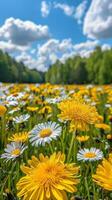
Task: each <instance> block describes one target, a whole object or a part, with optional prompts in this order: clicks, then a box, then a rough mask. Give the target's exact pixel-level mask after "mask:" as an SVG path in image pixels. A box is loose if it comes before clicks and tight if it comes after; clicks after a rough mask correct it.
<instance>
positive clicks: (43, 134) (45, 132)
mask: <svg viewBox="0 0 112 200" xmlns="http://www.w3.org/2000/svg"><path fill="white" fill-rule="evenodd" d="M51 134H52V130H51V129H50V128H45V129H43V130H41V131H40V137H42V138H45V137H49V136H50V135H51Z"/></svg>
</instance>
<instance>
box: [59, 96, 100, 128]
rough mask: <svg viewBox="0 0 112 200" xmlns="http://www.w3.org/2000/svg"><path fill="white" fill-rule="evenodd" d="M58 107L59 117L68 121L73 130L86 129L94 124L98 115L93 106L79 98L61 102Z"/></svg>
mask: <svg viewBox="0 0 112 200" xmlns="http://www.w3.org/2000/svg"><path fill="white" fill-rule="evenodd" d="M59 109H60V110H61V114H59V117H60V118H61V119H62V120H68V121H70V122H71V127H72V129H73V130H82V131H83V130H88V129H89V125H91V124H95V123H96V121H97V120H98V116H99V115H98V113H97V111H96V108H95V107H93V106H91V105H89V104H86V103H84V102H83V101H82V100H80V98H79V100H67V101H63V102H61V103H60V104H59Z"/></svg>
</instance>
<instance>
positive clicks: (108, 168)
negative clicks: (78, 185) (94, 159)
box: [93, 154, 112, 191]
mask: <svg viewBox="0 0 112 200" xmlns="http://www.w3.org/2000/svg"><path fill="white" fill-rule="evenodd" d="M93 180H94V181H95V182H96V183H97V184H98V185H99V186H101V187H103V188H104V189H106V190H109V191H112V154H109V158H108V159H105V158H104V159H103V161H102V164H99V165H98V167H97V170H96V174H95V175H93Z"/></svg>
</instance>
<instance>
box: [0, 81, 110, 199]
mask: <svg viewBox="0 0 112 200" xmlns="http://www.w3.org/2000/svg"><path fill="white" fill-rule="evenodd" d="M9 199H10V200H11V199H12V200H22V199H23V200H111V199H112V85H105V86H103V85H102V86H95V85H51V84H49V83H46V84H3V83H0V200H9Z"/></svg>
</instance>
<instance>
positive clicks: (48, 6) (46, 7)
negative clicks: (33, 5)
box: [41, 1, 51, 17]
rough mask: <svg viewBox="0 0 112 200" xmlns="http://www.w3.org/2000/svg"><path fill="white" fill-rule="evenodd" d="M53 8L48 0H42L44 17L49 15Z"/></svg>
mask: <svg viewBox="0 0 112 200" xmlns="http://www.w3.org/2000/svg"><path fill="white" fill-rule="evenodd" d="M50 10H51V4H50V3H47V2H46V1H42V2H41V14H42V17H47V16H48V15H49V13H50Z"/></svg>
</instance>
